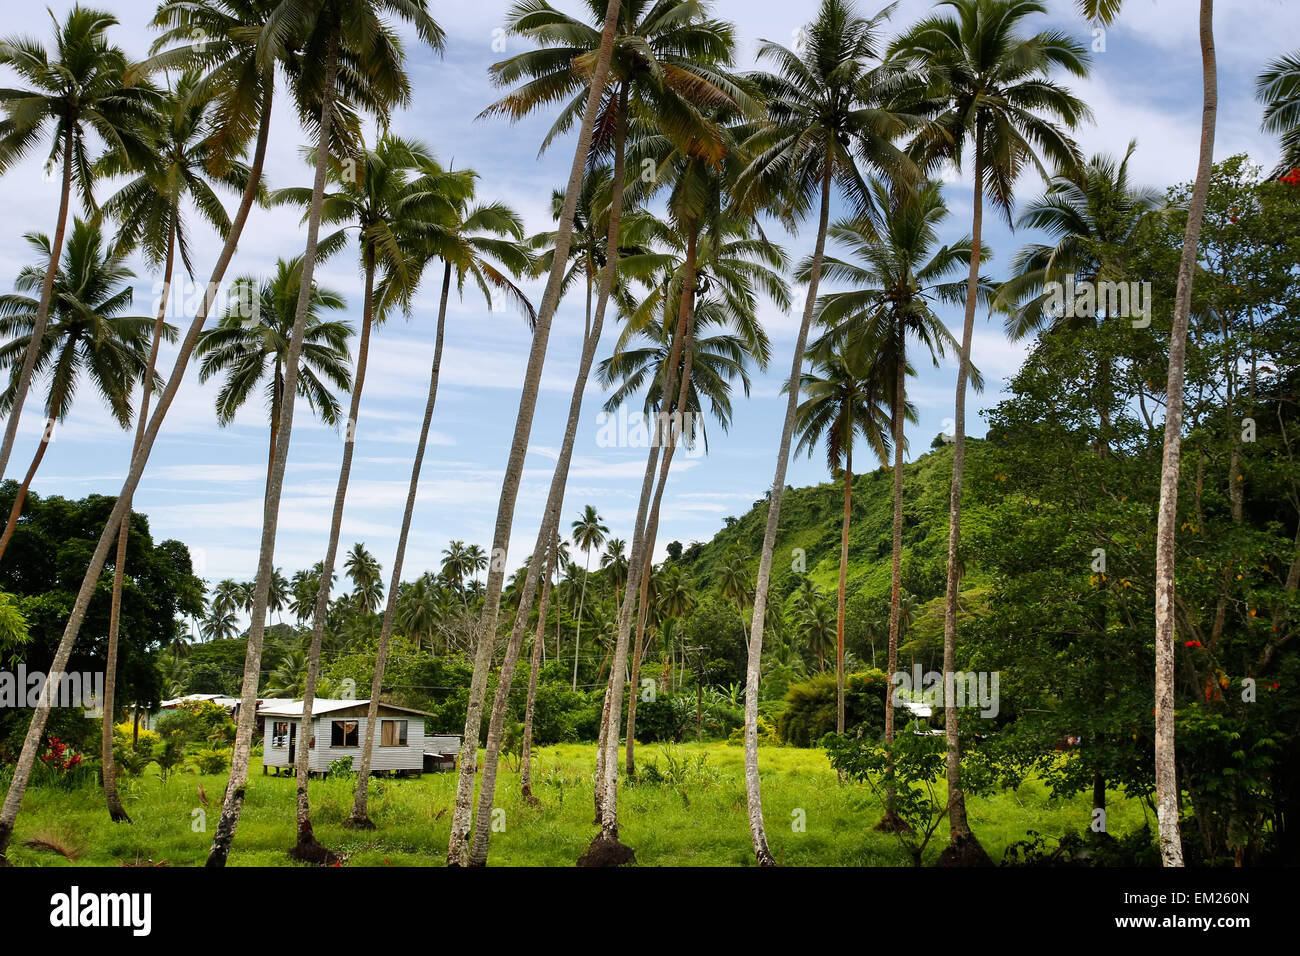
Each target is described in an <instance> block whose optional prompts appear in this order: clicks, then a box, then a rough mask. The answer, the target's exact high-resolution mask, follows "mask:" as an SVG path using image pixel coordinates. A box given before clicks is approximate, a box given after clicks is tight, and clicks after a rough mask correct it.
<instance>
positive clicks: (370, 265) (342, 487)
mask: <svg viewBox="0 0 1300 956" xmlns="http://www.w3.org/2000/svg"><path fill="white" fill-rule="evenodd" d="M364 254H365V256H366V259H367V261H366V267H365V268H366V277H365V290H364V292H363V293H362V306H361V338H360V340H359V341H358V342H357V362H356V368H355V370H354V372H353V377H352V403H351V405H350V407H349V408H348V420H347V423H346V427H345V429H344V433H343V461H342V462H341V463H340V465H339V478H338V483H337V485H335V488H334V510H333V513H332V514H331V515H330V533H329V542H328V543H327V544H326V546H325V557H324V558H323V559H322V561H321V573H320V587H319V588H317V591H316V608H315V614H314V619H313V621H312V630H311V646H310V647H309V648H308V650H307V676H306V677H305V678H304V680H303V687H302V721H301V722H300V724H299V726H300V727H302V728H303V736H304V737H306V738H307V739H306V740H305V741H299V742H298V750H297V752H296V753H295V754H294V768H293V769H294V775H295V777H296V778H297V781H296V782H297V788H296V790H297V824H298V840H297V842H296V843H295V844H294V846H293V848H292V849H291V850H290V851H289V855H290V856H291V857H293V858H294V859H295V860H302V861H303V862H306V863H320V864H329V863H333V862H334V860H335V855H334V853H333V852H331V851H330V850H328V849H326V848H325V847H324V846H322V845H321V844H320V843H319V842H318V841H317V839H316V835H315V832H314V831H313V830H312V825H311V801H310V799H309V794H308V790H307V785H308V783H309V782H310V780H311V750H312V748H311V742H312V738H313V737H314V734H313V733H312V730H311V727H312V711H313V710H314V707H315V703H316V682H317V681H318V680H319V678H320V649H321V643H322V642H323V641H324V639H325V621H326V618H327V617H328V616H329V603H330V584H331V582H332V581H333V580H334V563H335V561H337V560H338V553H339V534H340V532H341V531H342V528H343V509H344V508H345V507H346V503H347V496H348V481H349V479H350V478H351V476H352V455H353V452H354V451H355V449H356V442H357V425H358V423H359V421H360V417H359V416H360V414H361V393H362V390H363V389H364V388H365V384H366V365H367V363H368V361H369V359H370V332H371V329H372V328H373V327H374V303H375V264H374V257H373V254H372V253H371V252H370V251H367V252H366V253H364ZM367 733H369V729H367Z"/></svg>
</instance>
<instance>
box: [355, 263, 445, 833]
mask: <svg viewBox="0 0 1300 956" xmlns="http://www.w3.org/2000/svg"><path fill="white" fill-rule="evenodd" d="M450 292H451V263H450V262H444V263H443V267H442V294H441V297H440V298H439V300H438V324H437V329H436V331H435V332H434V338H433V364H432V365H431V366H430V369H429V397H428V398H427V399H426V400H425V403H424V419H423V421H421V423H420V438H419V440H418V441H417V442H416V445H415V459H414V460H413V461H412V462H411V480H410V482H409V484H408V485H407V488H406V510H405V511H403V512H402V527H401V530H400V531H399V532H398V534H397V552H396V554H394V556H393V573H392V578H391V580H390V581H389V585H388V600H387V602H386V603H385V604H384V620H383V623H382V624H381V625H380V628H379V647H378V650H377V651H376V654H375V676H374V678H373V679H372V680H371V682H370V703H369V705H368V706H367V707H366V732H365V737H364V739H363V740H362V746H361V766H360V768H359V771H360V772H359V773H358V775H357V787H356V792H355V793H354V794H353V797H352V813H351V814H350V815H349V816H348V819H347V820H346V821H345V824H344V825H345V826H348V827H354V828H357V829H370V828H372V827H374V823H373V822H371V820H370V814H369V811H368V809H367V806H366V804H367V801H368V798H369V795H370V764H371V761H372V760H373V759H374V752H375V724H376V723H377V722H378V720H379V696H380V694H381V693H383V686H384V670H385V668H386V667H387V666H388V648H389V644H390V642H391V640H392V636H393V621H394V618H395V617H396V615H397V591H398V588H399V587H400V586H401V583H402V566H403V564H405V562H406V544H407V542H408V541H409V540H410V536H411V521H412V518H413V517H414V515H415V497H416V493H417V492H418V491H419V489H420V472H421V470H422V469H423V468H424V452H425V449H426V448H427V447H428V444H429V427H430V426H431V425H432V424H433V408H434V404H435V403H436V402H437V399H438V377H439V374H440V372H441V370H442V343H443V335H444V333H445V331H446V325H447V297H448V295H449V294H450Z"/></svg>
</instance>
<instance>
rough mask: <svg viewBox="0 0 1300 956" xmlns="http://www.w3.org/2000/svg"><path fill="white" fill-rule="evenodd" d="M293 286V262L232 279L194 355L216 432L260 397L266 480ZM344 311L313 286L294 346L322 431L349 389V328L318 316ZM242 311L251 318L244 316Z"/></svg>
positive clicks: (296, 280) (333, 421) (333, 296)
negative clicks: (213, 384)
mask: <svg viewBox="0 0 1300 956" xmlns="http://www.w3.org/2000/svg"><path fill="white" fill-rule="evenodd" d="M301 283H302V260H301V259H294V260H292V261H285V260H284V259H280V260H278V261H277V262H276V267H275V274H274V275H273V276H271V277H270V278H269V279H260V280H259V279H258V277H257V276H251V275H249V276H242V277H240V278H238V279H236V280H235V282H234V288H235V299H236V304H234V305H233V306H231V307H230V308H229V309H227V310H226V312H225V313H223V314H222V316H221V317H220V318H219V319H218V321H217V324H216V326H215V327H213V328H211V329H209V330H208V331H206V332H204V333H203V335H202V336H201V337H200V339H199V342H198V345H197V346H196V347H195V349H194V352H195V354H196V355H198V356H199V357H200V358H201V359H202V361H201V363H200V365H199V381H200V382H206V381H208V380H209V379H212V378H217V377H220V378H221V379H222V382H221V387H220V388H219V389H218V390H217V398H216V407H217V423H218V424H219V425H222V426H223V427H224V426H226V425H229V424H230V423H231V422H233V421H234V420H235V415H236V414H237V413H238V412H239V410H240V409H241V408H243V407H244V405H245V404H247V403H248V401H249V399H251V398H252V397H253V396H254V394H256V393H257V392H258V391H259V390H261V391H263V392H264V393H265V397H266V406H267V414H268V418H269V421H270V426H271V428H270V442H269V446H268V451H267V475H268V478H269V476H270V474H271V471H272V469H273V468H274V465H275V454H276V446H277V445H278V444H279V442H280V440H281V438H280V432H281V417H280V416H281V411H282V404H283V403H282V401H281V399H282V397H283V394H284V390H285V388H286V387H287V382H288V363H289V353H290V350H291V349H292V348H293V347H294V345H295V343H297V342H298V341H299V340H298V339H297V338H295V335H294V310H295V308H296V305H295V303H296V302H297V299H298V291H299V286H300V285H301ZM250 306H251V308H250ZM344 307H345V303H344V301H343V298H342V297H341V296H340V295H339V294H338V293H336V292H333V291H331V290H329V289H322V288H320V287H319V286H318V287H316V288H314V289H313V290H312V296H311V306H310V310H309V312H308V318H307V321H306V323H305V324H304V325H305V327H304V330H303V334H302V337H301V338H302V344H301V345H298V349H299V353H300V356H301V365H300V370H299V372H298V375H297V379H298V382H297V388H298V393H299V394H300V395H301V396H302V397H303V398H304V399H306V400H307V404H308V406H309V407H310V408H311V410H312V412H313V413H315V414H316V415H317V416H319V417H320V419H321V421H323V422H324V423H325V424H327V425H337V424H339V422H340V420H341V418H342V408H341V406H340V404H339V400H338V398H337V397H336V396H335V394H334V393H335V392H336V391H340V392H341V391H346V390H347V389H348V388H349V387H350V386H351V384H352V375H351V373H350V371H349V369H348V346H347V341H348V338H349V337H350V336H351V335H352V326H351V325H349V324H348V323H346V322H342V321H339V320H332V319H325V318H324V317H323V313H324V312H325V311H326V310H329V311H340V310H342V309H343V308H344ZM249 312H251V313H252V316H253V317H252V319H250V318H249V317H248V313H249ZM250 598H251V595H250Z"/></svg>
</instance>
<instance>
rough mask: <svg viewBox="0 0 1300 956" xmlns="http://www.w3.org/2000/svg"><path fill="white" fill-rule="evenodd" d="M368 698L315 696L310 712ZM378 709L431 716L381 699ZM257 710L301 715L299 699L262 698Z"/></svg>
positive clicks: (364, 704)
mask: <svg viewBox="0 0 1300 956" xmlns="http://www.w3.org/2000/svg"><path fill="white" fill-rule="evenodd" d="M368 706H370V700H369V699H366V700H335V699H332V698H328V697H317V698H316V699H315V701H313V702H312V705H311V712H312V714H313V715H315V714H329V713H333V712H334V711H336V710H348V709H350V708H353V707H368ZM379 709H380V710H387V711H397V712H399V713H403V714H416V715H418V716H420V717H432V716H433V715H432V714H430V713H426V712H425V711H423V710H415V709H414V708H412V707H398V706H397V705H396V704H386V703H384V702H383V701H380V703H379ZM257 712H258V713H259V714H265V715H267V716H268V717H272V716H274V717H301V716H302V701H301V700H288V699H285V700H274V699H271V700H263V701H261V702H260V704H259V706H258V708H257Z"/></svg>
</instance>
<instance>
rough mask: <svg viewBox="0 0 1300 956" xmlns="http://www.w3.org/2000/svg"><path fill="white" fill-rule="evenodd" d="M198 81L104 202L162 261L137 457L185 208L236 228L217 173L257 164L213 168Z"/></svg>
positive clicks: (231, 180) (120, 565)
mask: <svg viewBox="0 0 1300 956" xmlns="http://www.w3.org/2000/svg"><path fill="white" fill-rule="evenodd" d="M198 87H199V74H198V73H197V72H194V71H187V72H184V73H182V74H181V76H180V77H179V78H178V79H177V81H176V82H175V83H174V84H173V85H172V87H171V88H170V89H169V90H168V94H167V99H166V101H165V102H164V103H163V104H162V105H161V110H160V114H159V117H158V118H159V119H160V120H161V122H162V126H161V129H160V130H159V135H158V145H157V151H156V154H154V155H151V156H150V157H149V165H148V167H146V168H145V169H144V170H142V171H140V172H139V173H138V174H136V175H134V176H133V177H132V178H130V179H129V180H128V182H127V183H126V184H125V185H124V186H122V187H121V188H120V189H119V190H118V191H117V192H116V193H114V194H113V195H112V196H111V197H110V198H109V199H108V200H107V201H106V202H105V203H104V204H103V207H102V211H103V213H104V214H105V215H107V216H109V217H111V218H112V219H114V220H115V221H116V222H117V224H118V232H117V248H118V251H119V252H121V253H123V254H125V253H128V252H131V251H133V250H135V249H137V248H138V249H140V251H142V252H143V253H144V255H145V257H146V259H147V260H148V261H149V262H150V264H151V265H154V266H160V267H161V268H162V288H161V292H160V294H159V296H158V313H157V317H156V318H155V320H154V331H153V338H152V340H151V342H150V346H149V359H148V362H147V366H146V368H145V374H144V377H143V380H142V383H141V393H140V407H139V409H138V411H137V412H136V421H135V441H134V442H133V443H132V447H131V457H132V458H134V457H135V455H136V453H137V452H138V451H139V450H140V445H141V443H142V441H143V439H144V430H145V426H146V425H147V424H148V422H149V402H150V399H151V398H152V397H153V390H154V378H155V376H156V374H157V372H156V370H157V364H158V349H159V346H160V345H161V342H162V333H163V322H164V320H165V317H166V315H167V308H168V305H169V302H170V294H171V286H172V278H173V275H174V273H175V265H176V253H177V252H179V253H180V256H181V264H182V265H183V267H184V269H185V273H186V276H187V278H188V279H190V280H191V281H192V280H193V278H194V266H193V263H192V262H191V261H190V250H189V246H190V228H189V224H188V219H187V217H186V216H185V208H186V203H188V204H189V205H191V206H193V208H194V209H195V210H196V211H197V212H198V213H199V215H200V216H201V217H202V218H203V219H204V220H206V221H207V223H208V225H210V226H211V227H212V228H213V229H214V230H216V232H217V233H218V235H224V234H226V233H227V232H229V231H230V217H229V216H228V215H227V214H226V210H225V207H224V206H223V205H222V203H221V199H220V197H218V195H217V194H216V192H215V191H214V190H213V188H212V185H211V184H210V181H211V183H217V184H221V185H224V186H227V187H229V188H231V189H233V190H235V191H236V192H242V191H243V190H244V189H245V188H246V187H247V186H248V178H249V170H248V167H247V166H246V165H244V164H243V163H241V162H238V161H233V160H232V161H227V162H224V163H222V165H223V166H224V168H223V169H222V171H221V173H220V174H219V175H215V176H214V175H212V174H211V173H210V172H209V169H208V164H209V162H210V161H212V160H213V158H214V155H215V154H214V152H213V149H212V146H211V144H210V143H209V142H208V135H209V129H208V123H207V115H208V112H209V108H210V106H211V100H210V98H209V97H208V96H207V95H205V94H204V91H201V90H200V89H199V88H198ZM97 168H98V171H102V172H103V173H106V174H110V175H130V174H131V173H132V172H133V169H132V158H131V156H130V155H128V154H124V153H123V152H121V151H114V152H110V153H109V154H107V155H106V156H105V157H103V158H102V159H101V160H100V161H99V163H97ZM129 515H130V506H129V505H128V510H127V517H124V518H123V519H122V524H121V525H120V527H119V530H118V533H117V559H116V561H115V562H114V564H113V595H112V600H111V603H110V605H109V620H108V642H107V644H108V647H107V651H106V657H105V675H104V719H103V727H102V728H101V735H100V737H101V739H100V755H101V758H102V767H103V778H104V792H105V796H106V798H107V801H108V813H109V817H110V818H111V819H112V820H113V821H115V822H127V823H129V822H130V818H129V817H128V816H127V813H126V810H125V809H124V808H123V807H122V800H121V798H120V797H119V796H118V792H117V772H116V771H117V765H116V763H115V762H114V760H113V757H112V753H113V719H114V718H113V711H114V698H115V695H116V683H117V680H116V678H117V638H118V627H119V623H120V621H121V614H122V588H123V584H124V579H125V576H126V547H127V539H128V536H129V533H130V524H131V522H130V518H129Z"/></svg>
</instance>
